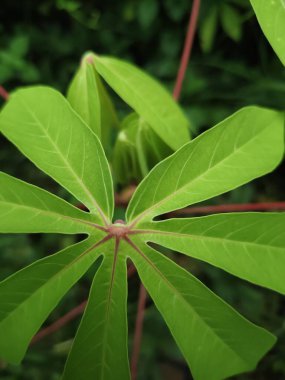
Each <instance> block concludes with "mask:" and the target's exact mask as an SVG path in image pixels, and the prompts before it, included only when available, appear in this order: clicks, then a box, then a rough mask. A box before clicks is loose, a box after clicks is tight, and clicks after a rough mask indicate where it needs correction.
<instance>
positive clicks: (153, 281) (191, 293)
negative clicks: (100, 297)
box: [127, 238, 275, 380]
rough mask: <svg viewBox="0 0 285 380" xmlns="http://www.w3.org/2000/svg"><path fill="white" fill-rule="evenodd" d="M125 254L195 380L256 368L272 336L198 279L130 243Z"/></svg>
mask: <svg viewBox="0 0 285 380" xmlns="http://www.w3.org/2000/svg"><path fill="white" fill-rule="evenodd" d="M134 242H135V244H134V246H133V250H132V252H130V250H129V251H128V253H127V254H128V256H129V257H130V258H131V260H132V261H133V262H134V264H135V265H136V268H137V270H138V273H139V276H140V278H141V280H142V281H143V283H144V286H145V287H146V289H147V291H148V292H149V294H150V296H151V297H152V299H153V300H154V303H155V304H156V306H157V308H158V310H159V312H160V313H161V314H162V316H163V318H164V319H165V321H166V323H167V325H168V327H169V329H170V331H171V333H172V334H173V337H174V338H175V340H176V342H177V345H178V346H179V348H180V350H181V352H182V353H183V356H184V357H185V359H186V360H187V363H188V365H189V367H190V369H191V372H192V375H193V377H194V379H195V380H205V379H207V380H220V379H224V378H228V377H229V376H233V375H235V374H238V373H240V372H243V371H249V370H252V369H254V368H255V366H256V364H257V362H258V361H259V360H260V358H261V357H262V356H263V355H264V354H265V353H266V352H267V351H268V350H269V349H270V348H271V347H272V345H273V344H274V343H275V337H274V336H273V335H271V334H270V333H268V332H267V331H265V330H264V329H262V328H260V327H257V326H255V325H254V324H252V323H251V322H249V321H247V320H246V319H245V318H243V317H242V316H241V315H240V314H238V313H237V312H236V311H235V310H234V309H232V308H231V307H230V306H229V305H227V304H226V303H225V302H224V301H222V300H221V299H220V298H219V297H217V296H216V295H215V294H214V293H212V292H211V291H210V290H209V289H207V288H206V287H205V286H204V285H203V284H202V283H201V282H200V281H199V280H197V279H196V278H195V277H193V276H192V275H191V274H190V273H187V272H186V271H185V270H184V269H182V268H180V267H179V266H177V265H176V264H175V263H174V262H172V261H171V260H169V259H167V258H166V257H164V256H163V255H161V254H160V253H158V252H156V251H154V250H152V249H151V248H148V247H147V246H146V245H142V244H141V242H140V240H139V239H138V238H136V239H134Z"/></svg>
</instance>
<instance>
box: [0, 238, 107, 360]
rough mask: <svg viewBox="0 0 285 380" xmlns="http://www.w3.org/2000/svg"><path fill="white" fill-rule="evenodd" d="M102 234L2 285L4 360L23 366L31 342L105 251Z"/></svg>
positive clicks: (1, 351) (0, 322) (1, 347)
mask: <svg viewBox="0 0 285 380" xmlns="http://www.w3.org/2000/svg"><path fill="white" fill-rule="evenodd" d="M100 238H102V232H98V237H97V238H96V239H95V238H94V237H93V238H88V239H86V240H84V241H82V242H80V243H78V244H75V245H73V246H71V247H69V248H66V249H64V250H63V251H60V252H58V253H57V254H55V255H52V256H49V257H46V258H44V259H42V260H39V261H37V262H35V263H33V264H32V265H30V266H29V267H27V268H25V269H23V270H21V271H19V272H17V273H15V274H14V275H12V276H11V277H9V278H7V279H6V280H4V281H2V282H1V283H0V304H1V311H0V336H1V340H0V357H1V358H2V359H3V360H6V361H8V362H10V363H14V364H17V363H19V362H20V361H21V360H22V358H23V357H24V355H25V352H26V350H27V348H28V345H29V342H30V340H31V339H32V337H33V336H34V335H35V333H36V332H37V331H38V329H39V328H40V326H41V325H42V323H43V322H44V321H45V319H46V318H47V317H48V315H49V314H50V312H51V311H52V310H53V309H54V308H55V307H56V305H57V304H58V302H59V301H60V299H61V298H62V297H63V295H64V294H65V293H66V292H67V291H68V290H69V289H70V288H71V287H72V286H73V285H74V284H75V283H76V282H77V281H78V280H79V278H80V277H82V275H83V274H84V273H85V272H86V271H87V270H88V268H89V267H90V266H91V264H92V263H93V262H94V261H95V260H96V259H97V258H98V256H99V255H100V254H101V252H102V250H101V247H100V245H101V244H102V240H100Z"/></svg>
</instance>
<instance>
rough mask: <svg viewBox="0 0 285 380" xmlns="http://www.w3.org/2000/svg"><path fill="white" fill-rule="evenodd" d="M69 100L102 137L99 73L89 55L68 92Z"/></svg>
mask: <svg viewBox="0 0 285 380" xmlns="http://www.w3.org/2000/svg"><path fill="white" fill-rule="evenodd" d="M67 100H68V101H69V103H70V104H71V106H72V108H73V109H74V110H75V111H76V112H77V113H78V115H80V116H81V117H82V119H83V120H84V121H85V123H86V124H87V125H88V126H89V127H90V128H91V129H92V131H93V132H94V133H96V135H97V136H98V137H99V138H101V105H100V95H99V91H98V85H97V75H96V71H95V70H94V67H93V65H92V57H91V60H90V59H89V56H86V57H84V58H83V59H82V61H81V64H80V67H79V69H78V70H77V72H76V74H75V76H74V78H73V80H72V82H71V84H70V86H69V88H68V92H67Z"/></svg>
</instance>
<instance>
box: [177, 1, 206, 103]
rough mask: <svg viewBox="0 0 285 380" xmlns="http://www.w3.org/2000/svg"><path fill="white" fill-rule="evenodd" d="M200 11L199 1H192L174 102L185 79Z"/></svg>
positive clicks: (178, 96)
mask: <svg viewBox="0 0 285 380" xmlns="http://www.w3.org/2000/svg"><path fill="white" fill-rule="evenodd" d="M199 10H200V0H193V5H192V10H191V13H190V18H189V23H188V28H187V34H186V38H185V42H184V47H183V53H182V56H181V61H180V65H179V69H178V73H177V78H176V82H175V87H174V90H173V97H174V99H175V100H179V98H180V94H181V90H182V84H183V80H184V77H185V72H186V69H187V66H188V62H189V59H190V56H191V52H192V47H193V41H194V36H195V32H196V28H197V20H198V15H199Z"/></svg>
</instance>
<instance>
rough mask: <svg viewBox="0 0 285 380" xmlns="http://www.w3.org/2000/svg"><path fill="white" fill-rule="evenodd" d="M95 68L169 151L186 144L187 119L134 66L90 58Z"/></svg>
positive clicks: (167, 96)
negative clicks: (169, 148)
mask: <svg viewBox="0 0 285 380" xmlns="http://www.w3.org/2000/svg"><path fill="white" fill-rule="evenodd" d="M94 62H95V68H96V70H97V71H98V73H99V74H100V75H101V76H102V77H103V78H104V79H105V81H106V82H107V83H108V84H109V86H110V87H112V88H113V90H114V91H115V92H116V93H117V94H118V95H119V96H120V97H121V98H122V99H123V100H124V101H125V102H126V103H127V104H129V105H130V107H132V108H133V109H134V110H135V111H136V112H137V113H138V114H139V115H140V116H141V117H142V118H143V119H144V120H145V121H146V122H147V123H148V124H149V125H150V126H151V127H152V128H153V130H154V131H155V132H156V133H157V134H158V136H159V137H160V138H161V139H162V140H163V141H164V142H165V143H166V144H167V145H168V146H170V147H171V148H172V149H173V150H176V149H178V148H179V147H180V146H182V145H183V144H185V143H187V142H188V141H189V134H188V124H189V123H188V120H187V119H186V117H185V116H184V114H183V112H182V111H181V109H180V108H179V106H178V105H177V103H176V102H175V101H174V100H173V99H172V97H171V95H170V94H169V93H168V92H167V91H166V90H165V89H164V87H162V86H161V85H160V84H159V83H158V82H157V81H156V80H154V79H153V78H151V77H150V76H149V75H147V74H145V73H144V72H143V71H142V70H140V69H138V68H137V67H135V66H134V65H132V64H130V63H127V62H124V61H121V60H118V59H115V58H110V57H99V56H97V55H94Z"/></svg>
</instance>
